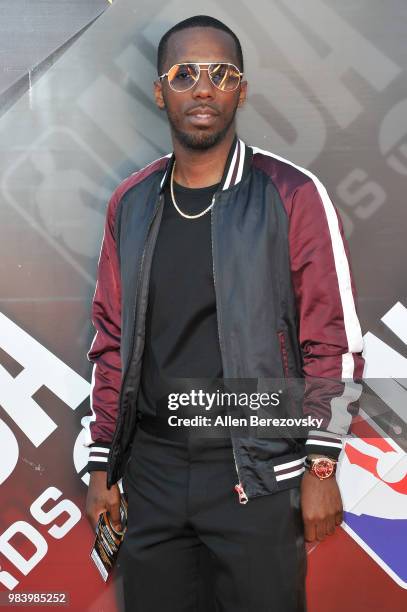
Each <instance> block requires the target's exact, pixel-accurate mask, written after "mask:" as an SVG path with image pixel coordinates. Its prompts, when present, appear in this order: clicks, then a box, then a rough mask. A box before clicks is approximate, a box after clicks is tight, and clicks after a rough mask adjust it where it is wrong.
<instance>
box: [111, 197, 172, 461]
mask: <svg viewBox="0 0 407 612" xmlns="http://www.w3.org/2000/svg"><path fill="white" fill-rule="evenodd" d="M162 198H163V196H162V195H160V196H159V199H158V204H156V206H155V208H154V212H153V215H152V217H151V219H150V223H149V225H148V228H147V233H146V238H145V241H144V247H143V252H142V254H141V261H140V267H139V272H138V278H137V285H136V296H137V297H136V300H135V302H134V308H133V321H134V323H133V329H132V338H131V349H130V352H129V355H130V358H129V361H128V363H127V367H126V371H125V374H124V376H123V381H122V385H121V389H120V397H119V403H118V410H119V415H121V414H122V401H123V395H124V388H125V384H126V379H127V376H128V373H129V371H130V367H131V364H132V361H133V357H134V348H135V346H134V345H135V336H136V329H137V323H138V319H139V317H137V313H138V314H140V310H139V308H138V305H139V302H140V299H141V297H140V294H141V292H140V287H141V286H142V282H141V281H142V276H143V264H144V259H145V255H146V251H147V246H148V243H149V238H150V232H151V227H152V225H153V222H154V219H155V217H156V215H157V212H158V209H159V207H160V204H161V202H162ZM117 423H119V419H118V420H117ZM118 433H119V428H118V427H116V430H115V433H114V435H113V438H112V446H111V450H112V449H113V448H114V447H115V445H116V442H117V438H118ZM109 463H110V454H109Z"/></svg>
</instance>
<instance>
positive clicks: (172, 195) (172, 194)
mask: <svg viewBox="0 0 407 612" xmlns="http://www.w3.org/2000/svg"><path fill="white" fill-rule="evenodd" d="M174 168H175V161H174V165H173V166H172V171H171V181H170V187H171V199H172V203H173V204H174V206H175V208H176V209H177V211H178V212H179V214H180V215H182V216H183V217H185V218H186V219H197V218H198V217H202V215H204V214H205V213H207V212H208V210H210V209H211V208H212V206H213V205H214V204H215V195H213V196H212V201H211V203H210V204H209V206H208V208H205V210H203V211H202V212H200V213H198V214H197V215H187V213H184V212H182V210H181V209H180V208H179V206H178V205H177V203H176V201H175V196H174Z"/></svg>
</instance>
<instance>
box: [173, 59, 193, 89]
mask: <svg viewBox="0 0 407 612" xmlns="http://www.w3.org/2000/svg"><path fill="white" fill-rule="evenodd" d="M198 76H199V68H198V66H197V65H196V64H180V65H179V66H173V67H172V68H171V69H170V70H169V72H168V83H169V84H170V87H172V89H174V90H175V91H187V89H190V88H191V87H192V86H193V85H194V84H195V83H196V81H197V80H198Z"/></svg>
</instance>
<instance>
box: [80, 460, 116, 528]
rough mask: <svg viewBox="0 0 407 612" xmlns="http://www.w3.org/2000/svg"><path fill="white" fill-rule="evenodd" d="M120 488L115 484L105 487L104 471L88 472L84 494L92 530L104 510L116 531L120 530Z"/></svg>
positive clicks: (86, 511)
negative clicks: (88, 478)
mask: <svg viewBox="0 0 407 612" xmlns="http://www.w3.org/2000/svg"><path fill="white" fill-rule="evenodd" d="M119 508H120V489H119V487H118V485H117V484H114V485H112V487H111V488H110V489H108V488H107V482H106V472H105V471H102V470H96V471H93V472H91V473H90V482H89V488H88V493H87V496H86V509H85V513H86V516H87V518H88V520H89V522H90V524H91V525H92V529H93V531H95V530H96V525H97V522H98V520H99V515H100V514H102V512H104V511H105V510H107V511H108V513H109V519H110V522H111V524H112V526H113V528H114V529H116V531H121V529H122V525H121V520H120V510H119Z"/></svg>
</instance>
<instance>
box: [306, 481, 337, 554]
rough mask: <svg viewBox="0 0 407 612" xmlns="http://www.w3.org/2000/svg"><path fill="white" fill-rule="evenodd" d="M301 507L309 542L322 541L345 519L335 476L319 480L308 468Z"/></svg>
mask: <svg viewBox="0 0 407 612" xmlns="http://www.w3.org/2000/svg"><path fill="white" fill-rule="evenodd" d="M301 509H302V517H303V521H304V537H305V540H306V541H307V542H313V541H314V540H319V541H322V540H323V539H324V538H325V536H326V535H332V534H333V533H334V532H335V527H336V526H337V525H340V524H341V523H342V521H343V506H342V499H341V494H340V491H339V487H338V483H337V482H336V478H335V476H331V477H330V478H326V479H325V480H319V478H317V477H316V476H314V475H313V474H310V473H309V472H308V470H306V471H305V472H304V475H303V477H302V482H301Z"/></svg>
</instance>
